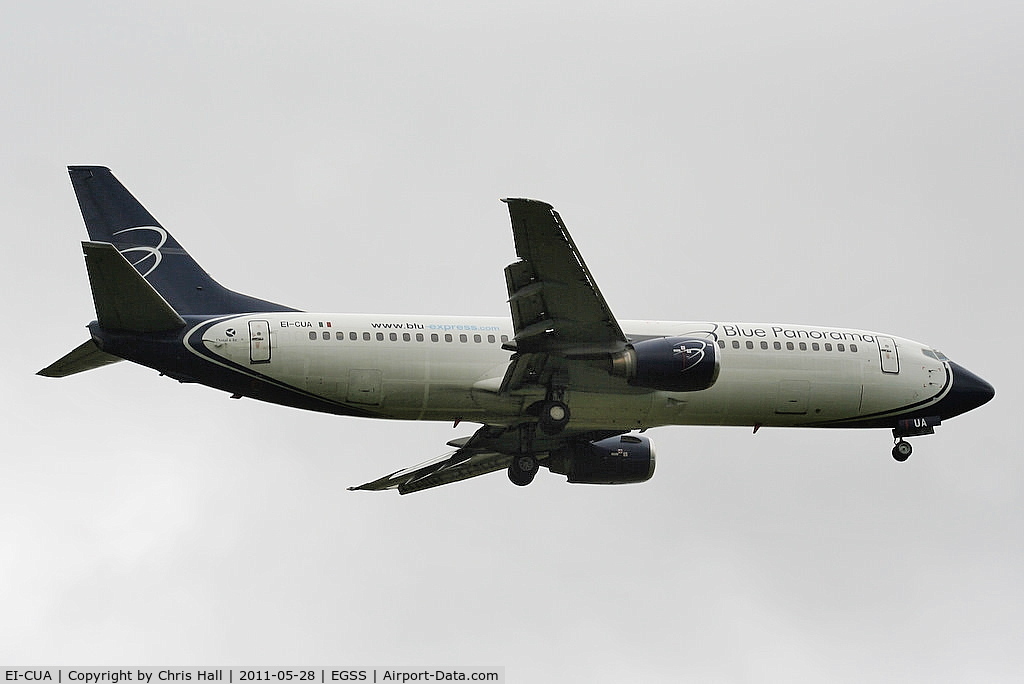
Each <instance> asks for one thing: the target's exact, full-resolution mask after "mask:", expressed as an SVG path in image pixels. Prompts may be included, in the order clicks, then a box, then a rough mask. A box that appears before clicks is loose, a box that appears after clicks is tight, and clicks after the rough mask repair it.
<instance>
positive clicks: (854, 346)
mask: <svg viewBox="0 0 1024 684" xmlns="http://www.w3.org/2000/svg"><path fill="white" fill-rule="evenodd" d="M850 351H852V352H853V353H854V354H856V353H857V345H855V344H851V345H850Z"/></svg>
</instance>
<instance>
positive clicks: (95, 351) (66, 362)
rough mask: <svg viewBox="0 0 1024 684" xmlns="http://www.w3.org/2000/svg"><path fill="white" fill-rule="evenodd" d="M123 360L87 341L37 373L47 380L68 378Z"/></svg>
mask: <svg viewBox="0 0 1024 684" xmlns="http://www.w3.org/2000/svg"><path fill="white" fill-rule="evenodd" d="M121 360H122V359H121V357H119V356H114V355H113V354H108V353H106V352H105V351H101V350H100V348H99V347H97V346H96V343H95V342H93V341H92V340H86V341H85V342H84V343H82V344H80V345H79V346H77V347H75V349H74V350H73V351H71V352H68V353H67V354H65V355H64V356H63V357H62V358H60V359H59V360H57V361H54V362H53V363H51V364H50V365H49V366H47V367H46V368H44V369H43V370H41V371H39V372H38V373H36V375H42V376H44V377H47V378H66V377H67V376H69V375H74V374H75V373H81V372H82V371H87V370H92V369H93V368H100V367H101V366H106V365H109V364H111V363H117V362H118V361H121Z"/></svg>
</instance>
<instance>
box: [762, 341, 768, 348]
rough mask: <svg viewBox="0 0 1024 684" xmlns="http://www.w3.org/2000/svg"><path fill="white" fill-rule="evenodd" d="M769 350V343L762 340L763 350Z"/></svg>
mask: <svg viewBox="0 0 1024 684" xmlns="http://www.w3.org/2000/svg"><path fill="white" fill-rule="evenodd" d="M767 348H768V343H767V342H765V341H764V340H762V341H761V349H767Z"/></svg>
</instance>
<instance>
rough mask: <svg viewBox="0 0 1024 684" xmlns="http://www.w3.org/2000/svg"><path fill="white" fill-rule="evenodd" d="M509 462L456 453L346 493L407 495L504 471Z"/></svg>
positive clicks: (485, 455) (485, 454)
mask: <svg viewBox="0 0 1024 684" xmlns="http://www.w3.org/2000/svg"><path fill="white" fill-rule="evenodd" d="M511 462H512V457H511V456H509V455H508V454H501V453H498V452H496V451H478V450H475V449H458V450H456V451H453V452H451V453H448V454H445V455H444V456H441V457H439V458H435V459H433V460H430V461H427V462H426V463H421V464H419V465H417V466H413V467H412V468H406V469H405V470H399V471H398V472H396V473H392V474H390V475H385V476H384V477H382V478H380V479H379V480H374V481H373V482H367V483H366V484H363V485H359V486H358V487H349V491H356V490H367V491H377V492H379V491H384V490H387V489H397V490H398V493H399V494H411V493H412V492H418V491H421V490H423V489H430V488H431V487H439V486H441V485H445V484H450V483H452V482H458V481H460V480H467V479H469V478H471V477H476V476H477V475H486V474H487V473H493V472H494V471H496V470H501V469H503V468H507V467H508V464H509V463H511Z"/></svg>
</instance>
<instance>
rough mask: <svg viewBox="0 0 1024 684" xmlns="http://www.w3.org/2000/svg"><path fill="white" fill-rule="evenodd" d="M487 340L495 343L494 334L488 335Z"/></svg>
mask: <svg viewBox="0 0 1024 684" xmlns="http://www.w3.org/2000/svg"><path fill="white" fill-rule="evenodd" d="M487 341H488V342H489V343H490V344H494V335H488V336H487Z"/></svg>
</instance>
